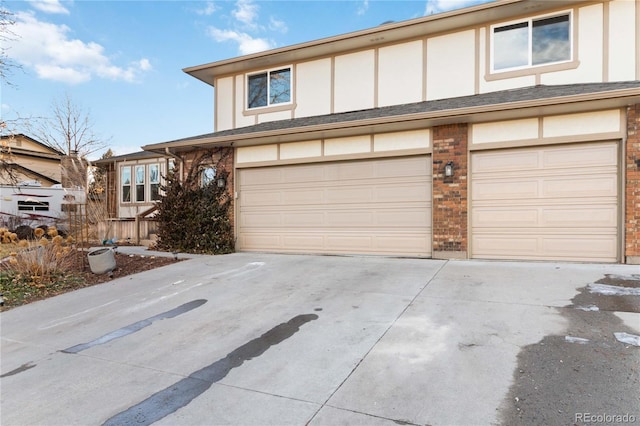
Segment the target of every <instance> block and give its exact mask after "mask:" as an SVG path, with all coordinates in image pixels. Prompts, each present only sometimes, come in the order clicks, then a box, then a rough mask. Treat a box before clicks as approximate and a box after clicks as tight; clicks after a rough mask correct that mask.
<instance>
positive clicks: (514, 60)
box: [491, 13, 572, 71]
mask: <svg viewBox="0 0 640 426" xmlns="http://www.w3.org/2000/svg"><path fill="white" fill-rule="evenodd" d="M491 36H492V55H491V59H492V70H493V71H506V70H513V69H522V68H527V67H535V66H539V65H547V64H552V63H558V62H567V61H571V59H572V41H571V14H570V13H564V14H561V15H556V16H546V17H541V18H532V19H528V20H524V21H519V22H512V23H509V24H507V25H496V26H493V27H491Z"/></svg>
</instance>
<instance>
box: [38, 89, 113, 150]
mask: <svg viewBox="0 0 640 426" xmlns="http://www.w3.org/2000/svg"><path fill="white" fill-rule="evenodd" d="M51 114H52V115H51V117H50V118H48V119H44V120H39V121H37V124H36V125H35V126H34V128H33V129H32V131H33V134H34V135H35V136H36V137H37V138H38V139H39V140H40V142H42V143H44V144H45V145H47V146H50V147H51V148H54V149H57V150H59V151H62V152H64V153H66V154H67V155H77V156H79V157H86V156H87V155H89V154H91V153H93V152H96V151H99V150H101V149H103V148H105V147H106V145H107V143H106V141H104V140H102V139H101V138H100V137H99V136H97V135H96V134H95V133H94V131H93V125H94V124H93V121H92V119H91V115H90V113H89V111H85V110H83V109H82V108H81V107H80V106H78V105H77V104H75V103H74V102H73V100H72V99H71V96H70V95H69V94H68V93H67V94H65V96H64V98H63V99H62V100H59V101H54V102H53V103H52V106H51Z"/></svg>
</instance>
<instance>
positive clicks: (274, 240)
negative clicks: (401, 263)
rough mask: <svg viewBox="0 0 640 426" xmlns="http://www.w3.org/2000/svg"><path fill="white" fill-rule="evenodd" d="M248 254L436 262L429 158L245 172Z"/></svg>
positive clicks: (244, 246) (243, 243) (241, 184)
mask: <svg viewBox="0 0 640 426" xmlns="http://www.w3.org/2000/svg"><path fill="white" fill-rule="evenodd" d="M238 189H239V191H238V204H237V205H238V209H239V211H238V216H237V217H238V240H237V248H238V249H239V250H243V251H275V252H296V253H339V254H386V255H400V256H425V257H428V256H431V159H430V157H428V156H415V157H399V158H391V159H377V160H365V161H344V162H334V163H315V164H307V165H290V166H275V167H262V168H251V169H240V170H239V171H238Z"/></svg>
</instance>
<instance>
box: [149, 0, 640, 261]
mask: <svg viewBox="0 0 640 426" xmlns="http://www.w3.org/2000/svg"><path fill="white" fill-rule="evenodd" d="M639 39H640V5H639V4H638V3H637V2H634V1H626V0H610V1H609V0H601V1H597V0H596V1H592V0H589V1H582V0H556V1H552V2H550V1H538V0H500V1H496V2H492V3H487V4H483V5H479V6H475V7H470V8H466V9H462V10H457V11H452V12H447V13H441V14H437V15H431V16H426V17H423V18H418V19H413V20H409V21H403V22H397V23H388V24H384V25H381V26H379V27H376V28H371V29H367V30H362V31H357V32H353V33H349V34H344V35H339V36H335V37H330V38H326V39H322V40H317V41H310V42H307V43H302V44H298V45H294V46H289V47H283V48H279V49H275V50H271V51H267V52H262V53H257V54H252V55H248V56H243V57H238V58H232V59H228V60H221V61H218V62H214V63H208V64H204V65H200V66H194V67H191V68H187V69H185V72H187V73H188V74H190V75H192V76H193V77H195V78H197V79H199V80H201V81H203V82H205V83H206V84H208V85H210V86H212V87H214V88H215V101H214V102H215V117H214V129H215V131H214V132H213V133H210V134H205V135H199V136H194V137H189V138H185V139H180V140H174V141H169V142H165V143H158V144H152V145H147V146H145V147H143V149H145V150H148V151H152V152H156V153H158V154H163V155H167V156H172V157H173V158H178V159H180V158H183V157H185V156H187V155H191V156H192V155H195V154H194V153H196V152H198V151H199V150H204V149H210V148H214V147H215V148H219V149H223V150H226V151H231V152H232V153H233V156H232V157H230V158H231V160H229V161H232V164H228V165H227V166H228V167H229V170H233V173H232V174H231V176H230V177H229V179H228V182H227V185H228V187H229V190H230V192H231V193H232V194H233V195H234V198H235V206H234V213H233V214H234V217H233V220H234V226H235V235H236V249H237V250H240V251H271V252H286V253H337V254H383V255H398V256H417V257H434V258H479V259H528V260H571V261H596V262H626V263H640V170H639V168H640V53H639V49H640V42H639Z"/></svg>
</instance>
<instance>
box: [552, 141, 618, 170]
mask: <svg viewBox="0 0 640 426" xmlns="http://www.w3.org/2000/svg"><path fill="white" fill-rule="evenodd" d="M617 165H618V148H617V146H616V145H615V144H612V145H608V146H607V145H593V146H587V145H583V146H582V149H579V150H576V149H574V148H573V147H566V148H565V147H555V148H549V149H546V150H545V151H543V152H542V166H543V168H545V169H550V168H556V169H558V168H559V169H565V170H566V169H569V168H572V167H577V168H580V169H584V168H585V167H590V166H594V167H602V166H613V167H617Z"/></svg>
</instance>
